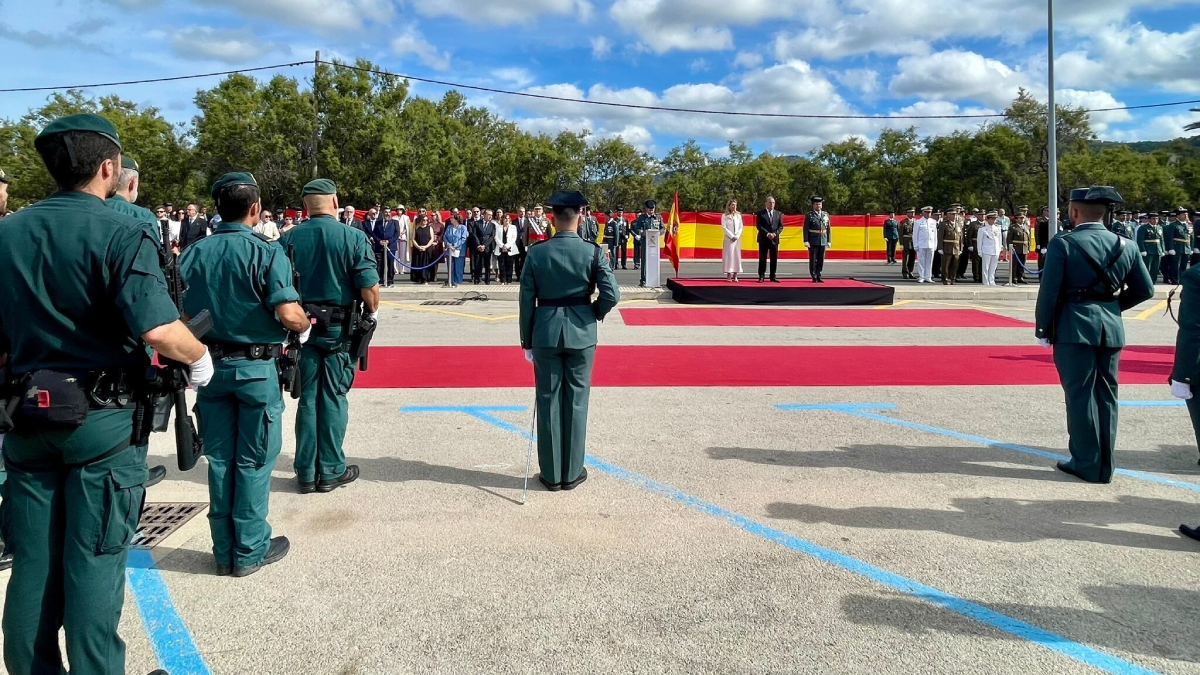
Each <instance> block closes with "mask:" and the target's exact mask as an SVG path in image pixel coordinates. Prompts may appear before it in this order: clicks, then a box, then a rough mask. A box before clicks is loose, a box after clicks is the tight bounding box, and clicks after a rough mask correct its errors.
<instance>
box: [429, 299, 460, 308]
mask: <svg viewBox="0 0 1200 675" xmlns="http://www.w3.org/2000/svg"><path fill="white" fill-rule="evenodd" d="M421 304H422V305H439V306H442V307H454V306H457V305H461V304H463V301H462V300H426V301H425V302H422V303H421Z"/></svg>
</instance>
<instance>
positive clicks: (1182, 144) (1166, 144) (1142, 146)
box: [1091, 135, 1200, 157]
mask: <svg viewBox="0 0 1200 675" xmlns="http://www.w3.org/2000/svg"><path fill="white" fill-rule="evenodd" d="M1114 145H1125V146H1128V147H1129V149H1131V150H1133V151H1134V152H1140V153H1146V154H1149V153H1151V152H1155V151H1158V150H1166V151H1168V152H1176V153H1179V154H1183V155H1188V156H1193V157H1200V135H1196V136H1191V137H1185V138H1176V139H1173V140H1170V141H1138V142H1137V143H1115V142H1112V141H1094V142H1093V143H1092V144H1091V147H1092V151H1093V152H1095V151H1097V150H1102V149H1104V148H1105V147H1110V146H1114Z"/></svg>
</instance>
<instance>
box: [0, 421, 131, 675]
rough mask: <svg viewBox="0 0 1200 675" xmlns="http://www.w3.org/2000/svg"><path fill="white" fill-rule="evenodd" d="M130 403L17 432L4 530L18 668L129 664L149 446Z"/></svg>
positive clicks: (93, 669)
mask: <svg viewBox="0 0 1200 675" xmlns="http://www.w3.org/2000/svg"><path fill="white" fill-rule="evenodd" d="M132 419H133V415H132V411H131V410H96V411H92V412H91V413H90V414H89V415H88V418H87V421H86V422H84V424H83V426H81V427H80V428H78V429H75V430H73V431H54V432H44V433H21V432H14V433H10V434H8V435H7V437H6V438H5V439H4V458H5V464H6V465H7V468H8V480H7V481H5V483H4V486H3V488H2V490H3V502H2V506H0V530H3V537H4V541H5V544H6V545H7V546H8V549H9V551H10V552H11V553H12V555H13V568H12V577H11V578H10V579H9V581H8V595H7V597H6V598H5V603H4V621H3V626H4V665H5V667H6V668H7V669H8V672H9V673H10V675H40V674H42V673H54V674H57V673H63V672H66V671H65V670H64V669H63V663H62V655H61V654H60V652H59V648H58V632H59V628H62V629H64V630H65V632H66V645H67V659H68V660H69V661H70V663H71V673H72V674H74V675H113V674H114V673H124V672H125V643H124V641H122V640H121V638H120V637H119V636H118V635H117V624H118V623H119V622H120V619H121V608H122V605H123V604H124V602H125V560H126V557H127V555H128V553H129V543H130V541H132V540H133V535H134V533H135V532H136V531H137V525H138V518H139V517H140V516H141V510H142V502H143V500H144V499H145V496H146V490H145V488H144V487H143V485H144V484H145V482H146V446H141V447H132V446H130V445H129V435H130V432H131V429H132V426H131V424H132V422H131V420H132Z"/></svg>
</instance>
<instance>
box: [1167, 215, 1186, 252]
mask: <svg viewBox="0 0 1200 675" xmlns="http://www.w3.org/2000/svg"><path fill="white" fill-rule="evenodd" d="M1163 237H1165V238H1166V242H1164V243H1165V244H1166V247H1167V250H1168V251H1175V255H1190V254H1191V252H1192V226H1191V225H1190V224H1188V223H1185V222H1182V221H1178V220H1175V221H1171V223H1170V224H1168V225H1167V226H1166V227H1165V228H1163ZM1177 240H1178V241H1177Z"/></svg>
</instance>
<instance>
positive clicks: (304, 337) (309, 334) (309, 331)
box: [300, 323, 312, 344]
mask: <svg viewBox="0 0 1200 675" xmlns="http://www.w3.org/2000/svg"><path fill="white" fill-rule="evenodd" d="M310 337H312V324H311V323H310V324H308V328H305V329H304V332H303V333H301V334H300V344H304V343H305V342H308V338H310Z"/></svg>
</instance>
